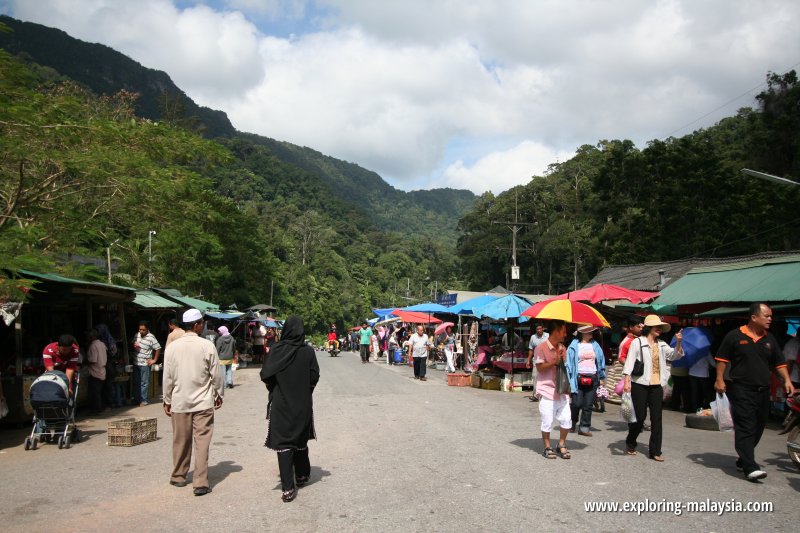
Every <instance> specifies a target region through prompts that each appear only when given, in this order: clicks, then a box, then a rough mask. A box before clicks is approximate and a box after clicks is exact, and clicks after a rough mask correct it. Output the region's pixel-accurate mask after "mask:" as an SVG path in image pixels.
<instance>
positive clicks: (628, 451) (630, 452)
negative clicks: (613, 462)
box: [625, 448, 638, 455]
mask: <svg viewBox="0 0 800 533" xmlns="http://www.w3.org/2000/svg"><path fill="white" fill-rule="evenodd" d="M637 453H638V452H637V451H636V450H634V449H633V448H628V449H627V450H625V455H636V454H637Z"/></svg>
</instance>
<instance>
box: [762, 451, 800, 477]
mask: <svg viewBox="0 0 800 533" xmlns="http://www.w3.org/2000/svg"><path fill="white" fill-rule="evenodd" d="M772 455H774V456H775V457H772V458H769V459H764V462H765V463H766V464H768V465H772V466H774V467H775V468H777V469H778V470H780V471H781V472H787V473H790V474H797V473H798V472H800V469H798V467H797V466H796V465H795V464H794V463H793V462H792V460H791V459H789V456H788V455H787V454H786V453H785V452H772Z"/></svg>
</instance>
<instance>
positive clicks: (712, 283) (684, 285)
mask: <svg viewBox="0 0 800 533" xmlns="http://www.w3.org/2000/svg"><path fill="white" fill-rule="evenodd" d="M797 300H800V256H794V257H793V258H792V257H784V258H780V259H775V260H761V261H755V262H748V263H740V264H738V265H726V266H725V267H723V266H721V265H720V266H717V267H706V268H697V269H694V270H691V271H690V272H689V273H688V274H686V275H685V276H683V277H682V278H681V279H679V280H678V281H676V282H675V283H673V284H672V285H670V286H669V287H667V288H666V289H664V290H663V291H661V296H659V297H658V298H657V299H656V300H655V301H654V302H653V304H657V305H691V304H701V303H712V302H759V301H763V302H793V301H797Z"/></svg>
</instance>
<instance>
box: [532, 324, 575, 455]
mask: <svg viewBox="0 0 800 533" xmlns="http://www.w3.org/2000/svg"><path fill="white" fill-rule="evenodd" d="M548 330H549V331H548V333H549V336H548V339H547V340H546V341H545V342H543V343H541V344H540V345H539V346H537V347H536V349H535V350H534V362H535V364H536V371H537V373H538V377H537V380H536V394H537V395H538V397H539V414H540V415H541V417H542V422H541V430H542V443H543V444H544V451H543V452H542V454H543V455H544V456H545V457H546V458H547V459H555V458H556V452H558V455H560V456H561V458H562V459H570V458H571V457H572V454H571V453H570V451H569V450H568V449H567V435H569V430H570V428H571V427H572V414H571V412H570V408H569V394H564V393H559V392H557V391H556V366H558V365H559V364H562V363H564V361H565V359H566V357H567V350H566V348H564V345H563V344H562V342H563V341H564V338H565V337H566V336H567V325H566V324H565V323H564V322H563V321H561V320H553V321H551V322H550V326H549V328H548ZM554 420H555V421H557V422H558V425H559V434H558V446H556V451H553V448H552V447H551V446H550V431H552V429H553V421H554Z"/></svg>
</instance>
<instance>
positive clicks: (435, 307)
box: [403, 302, 452, 313]
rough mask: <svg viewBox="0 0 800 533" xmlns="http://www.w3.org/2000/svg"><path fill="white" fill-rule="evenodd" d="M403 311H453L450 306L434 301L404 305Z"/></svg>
mask: <svg viewBox="0 0 800 533" xmlns="http://www.w3.org/2000/svg"><path fill="white" fill-rule="evenodd" d="M403 311H413V312H416V313H452V311H451V310H450V308H449V307H445V306H443V305H442V304H437V303H434V302H425V303H421V304H416V305H412V306H409V307H404V308H403Z"/></svg>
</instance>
